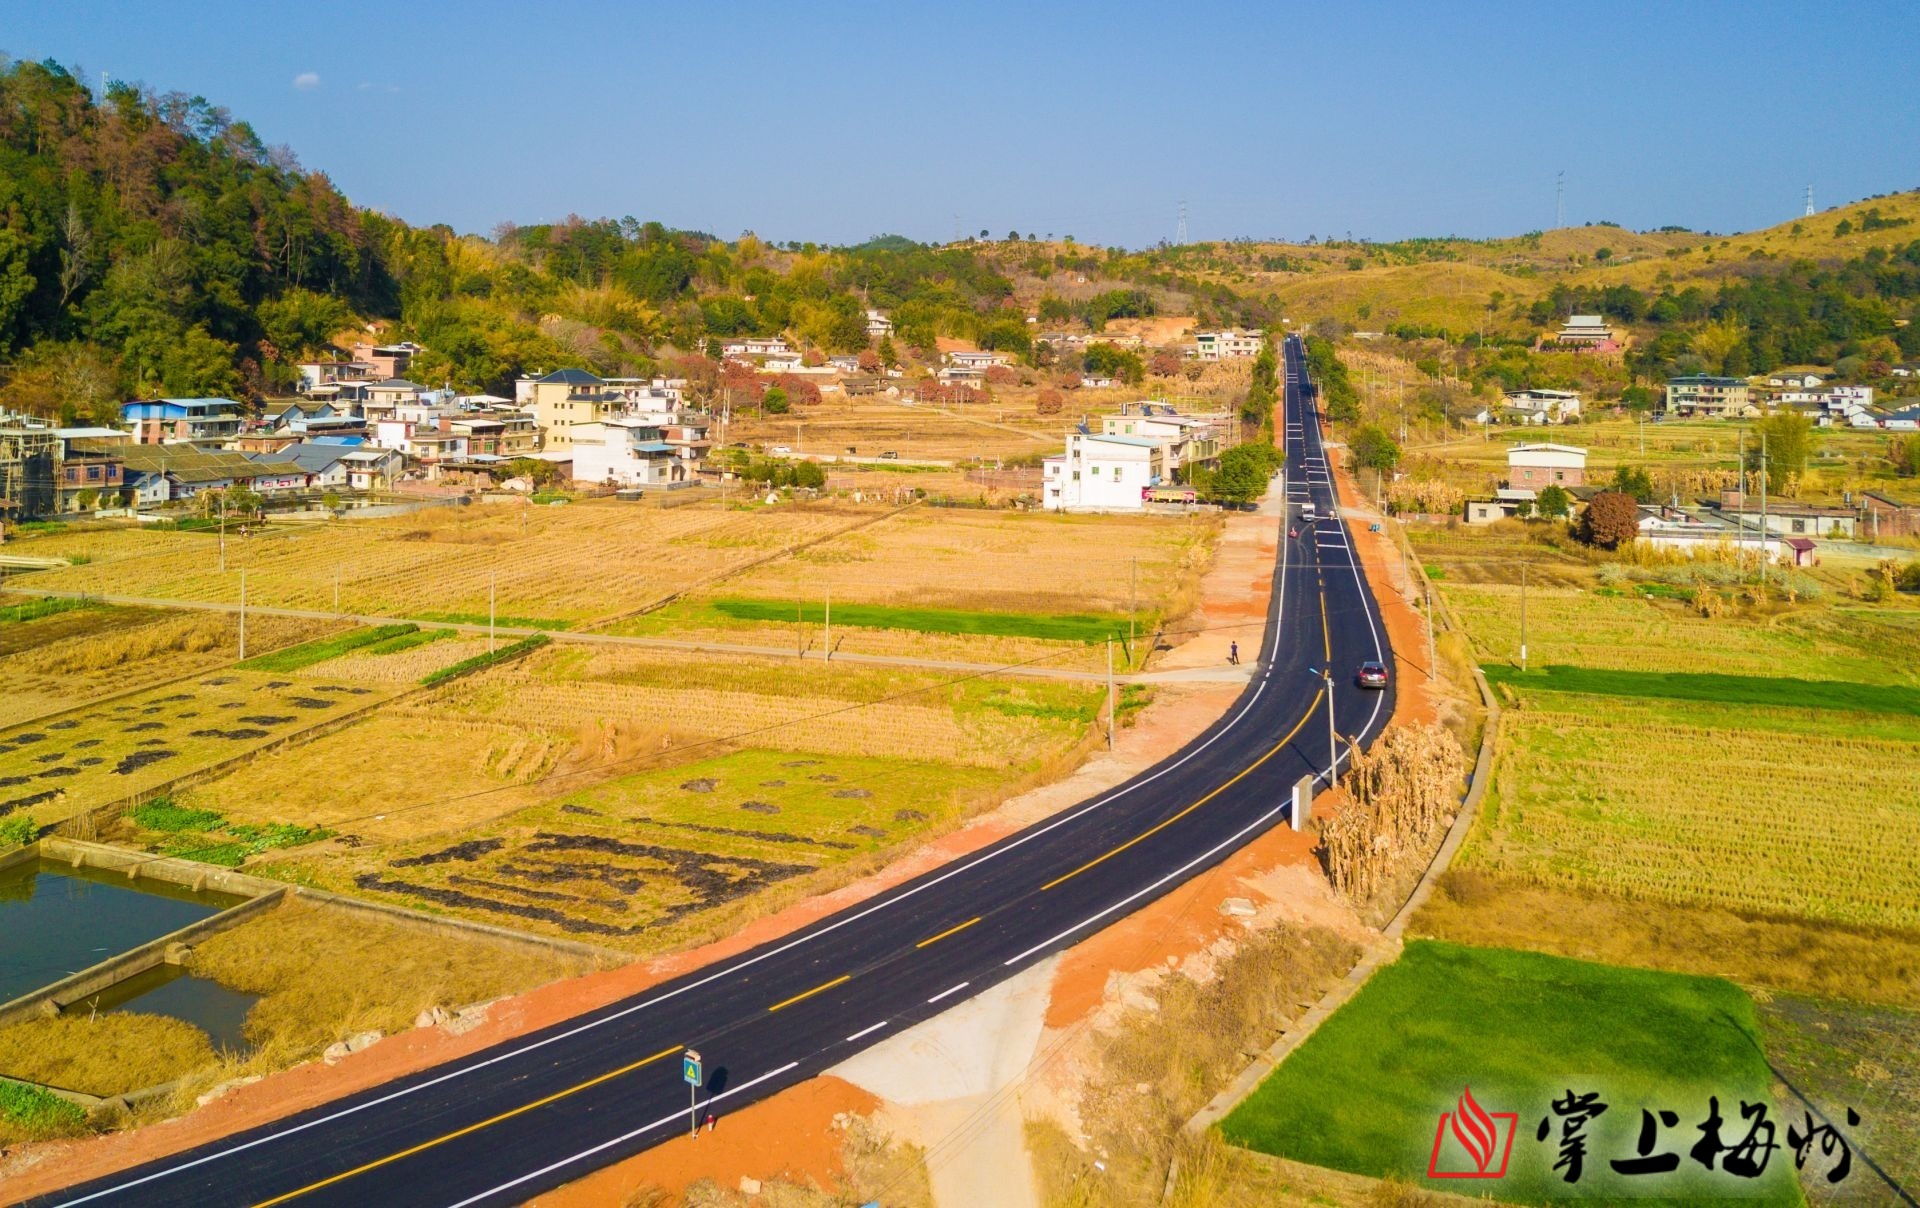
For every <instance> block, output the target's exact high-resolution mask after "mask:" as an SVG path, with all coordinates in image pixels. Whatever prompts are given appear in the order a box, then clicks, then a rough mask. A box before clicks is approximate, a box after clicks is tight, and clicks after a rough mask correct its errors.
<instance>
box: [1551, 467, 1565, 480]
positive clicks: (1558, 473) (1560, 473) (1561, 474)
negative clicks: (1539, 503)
mask: <svg viewBox="0 0 1920 1208" xmlns="http://www.w3.org/2000/svg"><path fill="white" fill-rule="evenodd" d="M1553 480H1554V481H1555V482H1565V481H1566V480H1567V474H1566V471H1564V470H1555V471H1554V472H1553Z"/></svg>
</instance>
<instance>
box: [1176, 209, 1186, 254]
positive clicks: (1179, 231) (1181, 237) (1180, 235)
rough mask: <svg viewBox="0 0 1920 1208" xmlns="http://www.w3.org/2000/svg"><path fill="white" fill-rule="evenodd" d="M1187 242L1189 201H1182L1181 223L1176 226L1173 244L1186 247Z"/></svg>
mask: <svg viewBox="0 0 1920 1208" xmlns="http://www.w3.org/2000/svg"><path fill="white" fill-rule="evenodd" d="M1186 243H1187V203H1186V202H1184V201H1183V202H1181V203H1180V224H1179V225H1178V226H1176V227H1175V228H1174V232H1173V245H1174V246H1175V247H1185V246H1186Z"/></svg>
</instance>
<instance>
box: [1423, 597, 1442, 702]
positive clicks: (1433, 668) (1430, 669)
mask: <svg viewBox="0 0 1920 1208" xmlns="http://www.w3.org/2000/svg"><path fill="white" fill-rule="evenodd" d="M1426 587H1427V678H1428V679H1430V680H1433V679H1439V678H1440V666H1439V662H1438V661H1437V660H1436V659H1435V658H1434V654H1433V584H1431V583H1428V584H1427V585H1426Z"/></svg>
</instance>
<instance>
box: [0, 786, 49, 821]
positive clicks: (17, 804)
mask: <svg viewBox="0 0 1920 1208" xmlns="http://www.w3.org/2000/svg"><path fill="white" fill-rule="evenodd" d="M59 795H60V790H59V789H46V790H43V791H42V792H38V793H28V794H27V795H26V796H24V797H15V798H14V799H13V800H11V801H0V816H4V815H6V814H11V813H12V812H13V811H15V810H23V809H26V808H27V807H28V806H30V805H39V804H40V803H41V802H42V801H52V800H53V799H54V798H55V797H58V796H59Z"/></svg>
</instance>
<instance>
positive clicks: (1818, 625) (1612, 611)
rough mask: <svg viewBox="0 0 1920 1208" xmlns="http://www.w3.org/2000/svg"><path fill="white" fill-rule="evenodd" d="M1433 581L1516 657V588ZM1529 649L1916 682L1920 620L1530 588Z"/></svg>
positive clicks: (1485, 648) (1552, 656)
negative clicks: (1750, 611) (1756, 613)
mask: <svg viewBox="0 0 1920 1208" xmlns="http://www.w3.org/2000/svg"><path fill="white" fill-rule="evenodd" d="M1439 586H1440V588H1441V591H1442V593H1443V594H1444V595H1445V596H1446V599H1447V602H1448V603H1449V604H1451V605H1452V606H1453V608H1454V611H1455V613H1456V614H1457V615H1458V616H1459V618H1460V620H1461V622H1462V624H1464V625H1465V626H1466V628H1467V631H1468V632H1469V633H1470V634H1471V635H1472V636H1473V640H1474V643H1475V645H1476V646H1477V647H1478V649H1479V651H1480V652H1481V654H1482V656H1483V657H1484V658H1486V659H1490V660H1499V661H1502V662H1505V661H1509V660H1512V659H1515V658H1517V656H1518V652H1519V649H1520V607H1519V604H1520V589H1519V588H1518V587H1516V586H1508V585H1505V584H1465V583H1453V582H1449V581H1445V580H1443V581H1442V582H1441V583H1440V584H1439ZM1527 646H1528V656H1529V661H1530V662H1531V663H1533V664H1535V665H1547V664H1554V663H1564V664H1567V665H1570V666H1580V667H1598V668H1608V669H1615V670H1623V671H1677V672H1699V671H1712V672H1721V673H1726V674H1734V675H1761V676H1765V675H1773V674H1778V673H1782V672H1786V673H1789V674H1792V675H1794V676H1797V677H1800V678H1805V679H1826V680H1857V681H1860V682H1863V683H1908V684H1913V683H1920V627H1916V626H1914V625H1912V624H1911V623H1909V622H1907V621H1906V620H1905V614H1902V613H1898V612H1889V613H1885V614H1875V613H1869V612H1855V613H1841V612H1838V611H1836V610H1833V609H1827V608H1809V609H1805V610H1801V611H1796V612H1792V613H1786V614H1781V615H1779V616H1776V617H1773V618H1769V619H1766V620H1764V621H1763V622H1750V621H1743V620H1736V619H1730V618H1708V617H1703V616H1700V615H1698V614H1697V613H1695V612H1693V611H1691V610H1689V609H1688V608H1686V607H1685V606H1684V605H1681V604H1678V603H1674V602H1671V601H1663V600H1657V599H1639V598H1634V597H1632V596H1624V595H1623V596H1607V595H1601V594H1600V593H1599V592H1597V591H1594V590H1582V589H1574V588H1551V589H1547V590H1537V589H1530V590H1529V591H1528V592H1527Z"/></svg>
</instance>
